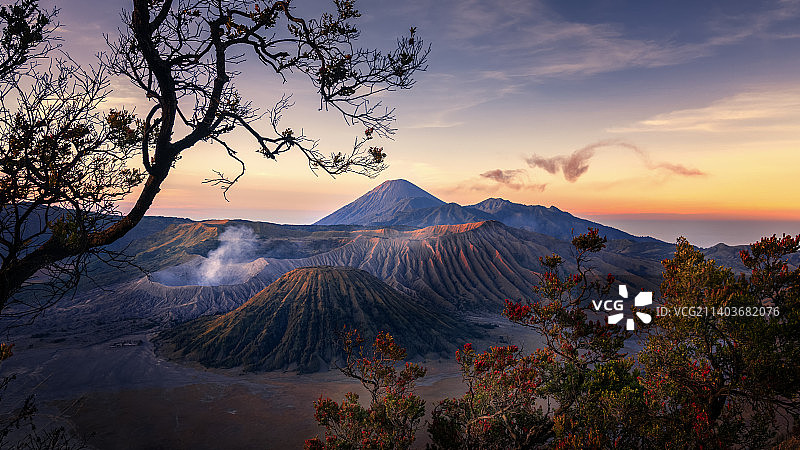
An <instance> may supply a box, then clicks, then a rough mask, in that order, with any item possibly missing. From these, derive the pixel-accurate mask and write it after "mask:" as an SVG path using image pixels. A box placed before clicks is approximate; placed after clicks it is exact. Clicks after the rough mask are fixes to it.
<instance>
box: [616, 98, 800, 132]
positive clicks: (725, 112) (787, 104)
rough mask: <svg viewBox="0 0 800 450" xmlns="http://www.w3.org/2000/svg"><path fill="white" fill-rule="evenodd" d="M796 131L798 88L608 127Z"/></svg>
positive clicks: (623, 129) (798, 122)
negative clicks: (783, 129) (778, 129)
mask: <svg viewBox="0 0 800 450" xmlns="http://www.w3.org/2000/svg"><path fill="white" fill-rule="evenodd" d="M777 128H785V129H792V130H798V129H800V88H798V87H790V88H786V87H783V88H774V89H766V90H765V89H761V90H751V91H748V92H743V93H740V94H737V95H734V96H731V97H726V98H723V99H720V100H718V101H716V102H713V103H712V104H710V105H708V106H705V107H702V108H691V109H681V110H677V111H671V112H668V113H664V114H658V115H656V116H653V117H651V118H648V119H645V120H642V121H639V122H636V123H634V124H632V125H627V126H621V127H615V128H610V129H609V130H608V131H609V132H612V133H632V132H634V133H635V132H647V131H706V132H726V133H727V132H731V131H743V130H749V131H752V130H776V129H777Z"/></svg>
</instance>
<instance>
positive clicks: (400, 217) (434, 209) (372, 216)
mask: <svg viewBox="0 0 800 450" xmlns="http://www.w3.org/2000/svg"><path fill="white" fill-rule="evenodd" d="M487 220H496V221H498V222H502V223H504V224H506V225H508V226H511V227H516V228H522V229H524V230H528V231H534V232H537V233H541V234H546V235H548V236H552V237H555V238H558V239H561V240H566V241H569V240H571V239H572V236H573V233H574V234H575V235H577V234H581V233H585V232H586V229H587V228H588V227H592V228H598V229H599V230H600V233H601V234H603V235H605V236H606V237H608V239H629V240H633V241H647V242H659V241H658V240H656V239H653V238H651V237H639V236H633V235H631V234H628V233H625V232H624V231H621V230H617V229H616V228H612V227H608V226H605V225H601V224H599V223H596V222H592V221H590V220H586V219H581V218H578V217H575V216H573V215H572V214H569V213H567V212H564V211H561V210H560V209H558V208H556V207H555V206H551V207H549V208H546V207H544V206H538V205H521V204H518V203H513V202H510V201H508V200H503V199H500V198H489V199H486V200H484V201H482V202H480V203H476V204H474V205H470V206H461V205H459V204H457V203H445V202H443V201H441V200H439V199H438V198H436V197H434V196H433V195H431V194H429V193H427V192H425V191H424V190H422V189H420V188H419V187H417V186H415V185H414V184H412V183H410V182H408V181H406V180H391V181H386V182H384V183H382V184H381V185H380V186H378V187H376V188H375V189H373V190H371V191H369V192H367V193H366V194H364V195H362V196H361V197H359V198H358V199H356V200H355V201H353V202H352V203H350V204H348V205H346V206H344V207H342V208H340V209H338V210H336V211H334V212H333V213H331V214H330V215H328V216H326V217H324V218H323V219H320V220H319V221H317V222H316V223H315V225H353V224H360V225H365V226H409V227H415V228H423V227H429V226H432V225H456V224H461V223H473V222H482V221H487Z"/></svg>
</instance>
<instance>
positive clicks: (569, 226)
mask: <svg viewBox="0 0 800 450" xmlns="http://www.w3.org/2000/svg"><path fill="white" fill-rule="evenodd" d="M468 208H471V209H476V210H479V211H482V212H484V213H486V214H488V215H491V217H492V218H493V219H494V220H497V221H500V222H503V223H504V224H506V225H508V226H510V227H516V228H522V229H524V230H529V231H535V232H537V233H542V234H546V235H548V236H553V237H555V238H558V239H563V240H570V239H572V236H573V235H578V234H581V233H585V232H586V229H587V228H589V227H592V228H598V229H599V230H600V234H601V235H604V236H606V237H607V238H608V239H632V240H646V241H651V242H656V241H657V240H656V239H653V238H651V237H639V236H633V235H631V234H628V233H626V232H624V231H620V230H617V229H616V228H612V227H608V226H605V225H602V224H599V223H597V222H592V221H590V220H586V219H581V218H578V217H575V216H573V215H572V214H569V213H567V212H564V211H561V210H560V209H558V208H556V207H555V206H551V207H549V208H545V207H544V206H538V205H521V204H519V203H513V202H510V201H508V200H503V199H502V198H488V199H486V200H484V201H482V202H480V203H477V204H474V205H471V206H469V207H468Z"/></svg>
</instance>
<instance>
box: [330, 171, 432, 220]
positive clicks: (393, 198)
mask: <svg viewBox="0 0 800 450" xmlns="http://www.w3.org/2000/svg"><path fill="white" fill-rule="evenodd" d="M442 204H444V202H443V201H441V200H439V199H438V198H436V197H434V196H433V195H431V194H429V193H427V192H425V191H423V190H422V189H420V188H419V187H417V186H416V185H414V184H412V183H410V182H408V181H406V180H390V181H385V182H383V183H381V184H380V185H379V186H378V187H376V188H375V189H373V190H371V191H369V192H367V193H366V194H364V195H362V196H361V197H359V198H357V199H356V200H354V201H353V202H351V203H349V204H347V205H345V206H343V207H342V208H340V209H338V210H336V211H334V212H333V213H331V214H330V215H328V216H326V217H323V218H322V219H320V220H318V221H317V222H316V223H314V225H369V224H373V223H382V222H386V221H389V220H391V218H392V217H394V216H395V215H397V214H398V213H400V212H403V211H412V210H416V209H420V208H428V207H432V206H439V205H442Z"/></svg>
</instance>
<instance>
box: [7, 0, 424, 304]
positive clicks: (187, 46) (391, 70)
mask: <svg viewBox="0 0 800 450" xmlns="http://www.w3.org/2000/svg"><path fill="white" fill-rule="evenodd" d="M359 16H360V14H359V12H358V11H357V10H356V9H355V6H354V3H353V2H352V1H348V0H334V2H333V5H332V11H331V12H324V13H322V14H321V15H320V16H319V17H318V18H305V17H301V16H299V15H297V14H296V13H295V11H294V8H293V7H292V4H291V1H254V0H133V9H132V11H131V12H123V18H124V22H125V25H126V27H125V28H124V29H123V30H121V31H120V36H119V39H115V40H111V39H108V41H109V45H110V47H111V52H110V54H109V55H107V56H106V57H105V59H104V64H105V65H106V66H107V67H108V68H109V70H110V71H111V73H112V74H115V75H121V76H124V77H127V78H128V79H130V81H131V82H132V83H133V85H134V86H136V87H137V88H139V89H141V90H142V93H143V95H144V97H146V98H147V100H148V101H149V102H151V103H152V106H151V107H150V109H149V110H148V112H147V114H146V116H145V117H144V119H142V120H141V121H138V120H137V119H135V117H134V116H133V115H131V114H130V113H128V112H125V111H112V112H111V113H109V114H108V115H99V114H98V113H97V112H96V108H97V104H98V102H99V101H100V100H102V98H103V97H104V95H105V94H106V86H107V84H106V79H105V77H104V75H103V73H102V71H91V72H89V73H86V72H80V71H78V69H76V68H75V67H74V66H69V65H67V64H61V65H57V66H56V67H55V69H54V73H55V74H56V75H53V76H51V77H50V78H47V77H46V76H45V77H44V78H43V79H47V80H59V79H61V77H62V74H68V75H67V76H66V78H67V80H66V81H65V82H63V83H61V84H59V83H52V81H51V82H49V83H47V86H44V85H40V84H38V83H34V88H33V89H32V90H31V91H30V92H25V91H24V90H22V89H16V93H17V95H16V97H17V98H20V99H22V100H20V102H21V103H18V106H17V107H16V109H14V108H10V107H8V108H7V107H6V106H3V111H4V117H5V118H6V119H5V120H4V122H3V123H4V124H5V125H3V127H5V128H4V129H3V130H0V133H5V134H3V136H11V135H12V134H15V133H16V130H17V129H19V128H21V129H24V130H29V131H28V134H29V135H31V136H32V137H30V138H26V139H28V141H25V142H21V143H20V144H19V145H11V144H10V142H9V141H6V140H5V139H3V141H2V143H0V146H3V150H2V151H3V152H4V155H6V156H4V157H5V158H7V159H8V160H9V161H10V162H9V164H11V165H14V164H16V165H21V166H24V171H23V172H21V174H22V175H23V178H24V177H30V176H31V175H34V178H37V177H38V178H37V180H38V181H35V182H33V183H34V185H35V189H34V192H36V193H37V194H36V195H34V196H31V194H30V192H31V190H30V188H28V187H26V188H25V189H21V188H18V187H17V183H16V182H14V181H13V180H15V179H16V178H17V177H18V176H19V173H18V174H17V175H12V174H10V173H9V172H8V171H7V170H6V164H7V163H6V162H5V160H4V162H3V174H2V176H3V179H2V180H3V183H4V184H3V189H6V188H5V186H6V185H9V186H12V187H13V188H11V187H10V188H9V189H8V192H9V194H7V195H8V196H15V197H14V198H15V199H16V200H15V201H16V205H24V207H25V208H27V210H28V211H31V212H30V213H29V214H28V216H25V217H18V216H15V215H12V214H8V213H4V218H6V219H7V220H9V221H11V222H13V227H12V228H13V229H14V230H16V229H18V228H22V229H23V231H20V232H19V233H17V235H15V236H14V238H15V239H21V240H22V241H26V239H27V238H26V234H25V233H26V232H25V231H24V228H25V221H26V220H29V219H33V218H34V217H36V218H37V219H36V220H39V222H40V224H43V225H42V226H40V227H39V231H41V233H38V232H37V233H38V234H36V236H35V237H37V238H39V239H40V240H39V241H36V242H34V243H33V244H31V245H28V246H27V247H25V249H23V250H21V251H18V250H16V248H15V253H14V254H13V255H12V253H11V252H10V251H9V253H7V256H5V257H4V261H3V265H2V268H0V309H2V308H3V307H4V306H5V305H6V304H7V303H8V302H9V299H11V298H12V296H14V295H15V294H16V293H17V292H18V291H19V290H20V289H21V288H22V287H24V286H25V285H26V284H30V282H31V280H34V279H35V276H36V277H38V275H37V273H38V274H42V273H44V272H43V271H46V270H47V269H48V268H52V267H56V266H57V265H58V262H59V261H72V260H70V259H69V258H78V259H79V258H80V257H81V255H86V254H90V253H92V251H93V249H99V248H102V247H103V246H105V245H108V244H110V243H112V242H114V241H115V240H117V239H119V238H120V237H122V236H123V235H125V233H127V232H128V231H129V230H131V229H132V228H133V227H134V226H135V225H136V224H137V223H138V222H139V221H140V220H141V218H142V217H143V216H144V214H145V213H146V212H147V210H148V208H149V207H150V205H151V204H152V202H153V200H154V199H155V197H156V195H157V194H158V192H159V191H160V189H161V184H162V183H163V182H164V180H165V179H166V178H167V176H168V175H169V173H170V171H171V169H172V168H173V167H174V166H175V163H176V162H177V161H178V159H179V158H180V156H181V154H182V152H184V151H186V150H188V149H190V148H192V147H193V146H195V145H196V144H197V143H199V142H211V143H215V144H218V145H219V147H220V149H221V151H223V152H224V154H225V155H227V156H229V157H231V158H233V159H235V160H236V161H238V163H239V164H240V166H241V170H240V171H239V172H238V174H236V175H235V176H233V177H228V176H226V175H224V174H223V173H221V172H215V173H216V176H215V177H214V178H211V179H208V180H206V182H208V183H213V184H216V185H219V186H220V187H221V188H222V189H223V193H226V192H227V190H228V189H229V188H230V187H231V186H232V185H233V184H234V183H236V181H237V180H239V178H240V177H241V176H242V175H243V174H244V171H245V165H244V162H243V161H242V160H241V158H239V156H238V154H239V149H236V148H234V147H233V146H232V145H230V144H229V143H228V142H227V141H226V136H227V135H229V133H231V132H232V131H234V130H236V129H240V130H244V131H246V132H247V133H248V134H249V136H251V137H252V139H253V143H254V147H255V150H256V152H258V153H260V154H262V155H263V156H265V157H267V158H270V159H276V158H277V157H278V156H279V155H281V154H282V153H285V152H287V151H289V150H291V149H296V150H298V151H300V152H302V153H303V154H304V155H305V156H306V158H307V159H308V163H309V167H310V168H311V170H312V171H317V170H322V171H323V172H325V173H328V174H331V175H336V174H341V173H345V172H355V173H360V174H364V175H367V176H374V175H375V174H377V173H379V172H380V171H381V170H383V169H384V167H385V165H384V158H385V156H386V155H385V153H384V152H383V149H382V148H380V147H375V146H369V145H367V144H368V143H369V141H370V140H371V139H372V138H373V136H382V137H388V136H389V135H391V134H392V133H393V132H394V129H392V128H391V122H392V121H393V119H394V115H393V110H390V109H388V108H385V107H383V106H382V105H381V104H380V102H375V103H373V102H370V99H371V97H372V96H374V95H375V94H378V93H381V92H384V91H389V90H394V89H408V88H410V87H412V86H413V85H414V78H413V75H414V73H415V72H417V71H419V70H424V69H425V64H426V59H427V55H428V52H429V48H427V47H425V46H424V44H423V42H422V41H421V40H420V39H419V38H418V37H417V36H416V31H415V29H414V28H411V29H410V34H409V36H407V37H403V38H400V39H398V41H397V47H396V48H395V49H393V50H391V51H389V52H381V51H377V50H370V49H362V48H358V47H356V45H355V44H356V40H357V38H358V37H359V30H358V29H357V28H356V27H355V26H354V25H353V23H352V22H353V21H354V20H355V19H356V18H358V17H359ZM250 58H252V59H257V60H258V61H259V62H260V63H261V65H262V66H263V68H264V69H266V73H267V74H272V75H273V76H276V77H278V79H282V80H285V79H286V78H285V77H286V76H287V75H288V74H290V73H299V74H304V75H305V76H307V77H308V79H309V82H310V83H311V84H312V85H313V86H314V87H315V88H316V89H317V91H318V93H319V95H320V108H326V109H327V108H332V109H334V110H336V111H338V112H339V113H340V114H342V116H343V117H344V119H345V121H346V122H347V124H349V125H354V124H359V125H362V126H363V127H364V128H365V130H364V134H363V135H362V136H361V137H360V138H357V139H356V140H355V142H354V145H353V147H352V148H351V149H349V150H347V151H344V152H334V153H331V154H330V155H325V154H323V153H322V152H321V151H320V150H319V148H318V142H317V141H315V140H312V139H310V138H308V137H306V136H305V135H304V134H303V132H302V131H301V132H296V131H294V130H292V129H291V128H285V129H282V128H283V127H282V126H281V125H280V119H281V116H282V114H283V113H284V112H285V110H286V109H287V108H289V107H290V106H291V102H290V97H289V96H287V95H285V94H281V95H280V96H279V97H280V99H279V100H278V101H277V103H276V105H275V107H274V108H272V109H269V110H266V111H263V112H262V111H259V110H258V109H257V108H255V107H254V106H253V104H252V103H251V102H250V101H248V100H247V99H246V98H244V96H243V95H242V94H241V93H240V92H239V90H237V88H236V86H235V84H234V80H235V79H236V78H237V77H239V76H240V75H241V73H240V72H239V71H237V70H236V67H237V64H239V63H241V62H243V61H245V60H247V59H250ZM53 85H55V86H61V87H58V88H57V93H53V92H50V93H47V94H46V95H42V94H44V92H45V91H46V90H47V89H52V86H53ZM37 86H38V87H37ZM75 87H77V89H76V90H74V91H73V90H72V89H73V88H75ZM37 89H38V90H37ZM82 89H83V90H85V91H86V92H93V93H94V96H92V95H89V96H85V97H83V98H78V96H75V97H72V96H71V95H70V93H72V92H79V91H81V90H82ZM48 96H49V97H48ZM53 96H55V97H56V98H57V99H58V100H59V101H60V102H62V103H64V105H65V106H64V110H65V111H70V113H69V114H71V115H68V116H65V117H68V118H67V119H66V120H64V121H58V120H56V121H55V122H54V123H55V124H63V125H58V126H55V125H52V124H49V123H45V124H40V117H39V115H38V114H39V113H36V114H33V115H29V116H30V117H29V116H26V115H25V114H23V115H22V116H20V115H19V114H18V111H19V110H21V109H26V110H29V109H30V108H33V110H37V108H38V109H39V110H42V114H44V116H45V117H50V116H47V115H46V114H45V112H46V111H49V109H48V108H50V105H51V104H52V102H51V101H49V100H47V99H50V98H52V97H53ZM38 98H42V100H41V101H39V100H37V99H38ZM26 99H27V100H26ZM37 102H38V103H37ZM37 105H40V106H37ZM62 113H63V111H62ZM18 117H21V119H18ZM22 119H24V120H22ZM262 119H265V120H262ZM16 134H18V133H16ZM16 134H15V135H16ZM73 134H77V136H76V137H73ZM52 136H57V137H58V138H57V139H55V140H53V139H54V138H53V137H52ZM7 142H8V143H7ZM134 151H135V152H137V153H140V155H141V158H142V159H141V162H142V165H143V168H144V170H143V172H141V173H140V172H139V171H137V170H135V169H130V168H128V167H127V165H126V161H127V160H128V158H130V157H131V156H133V155H132V152H134ZM15 152H16V153H15ZM59 152H61V153H59ZM62 153H63V154H64V155H71V156H72V158H71V159H70V158H69V157H67V156H59V157H61V158H62V159H61V160H60V161H62V162H63V164H62V165H61V166H58V165H57V166H58V167H60V168H59V169H55V170H49V169H48V170H44V167H45V166H46V164H50V161H51V159H47V158H52V157H51V156H47V158H45V157H44V156H41V155H45V154H46V155H61V154H62ZM23 154H24V156H22V155H23ZM40 154H41V155H40ZM64 164H65V165H64ZM70 164H71V165H70ZM14 167H16V166H14ZM47 167H49V166H47ZM21 170H22V169H21ZM65 175H66V176H65ZM54 176H55V177H56V178H58V179H59V181H58V182H57V183H55V182H52V181H50V180H51V178H52V177H54ZM59 177H61V178H59ZM141 181H144V185H143V186H142V188H141V191H140V193H139V195H138V198H137V200H136V202H135V204H134V206H133V208H132V209H131V210H130V212H129V213H128V214H127V215H124V216H121V217H120V216H113V215H112V214H111V212H112V211H111V209H112V208H113V202H114V201H116V200H118V199H120V198H122V197H123V196H124V195H125V194H127V193H129V192H130V191H131V189H132V188H133V187H134V186H136V185H137V184H138V183H140V182H141ZM37 183H38V184H37ZM53 183H55V184H53ZM84 188H85V189H84ZM14 189H16V190H14ZM75 190H77V191H78V192H74V191H75ZM4 192H5V191H4ZM92 192H94V194H95V196H94V197H91V193H92ZM84 194H86V195H84ZM4 195H6V194H4ZM85 201H88V202H89V203H88V204H87V203H85ZM9 202H10V200H9V199H8V198H7V197H4V204H9ZM37 202H38V205H34V203H37ZM92 202H94V203H92ZM34 206H38V207H39V208H41V207H45V208H51V207H59V209H58V211H59V212H60V216H59V219H57V220H55V221H54V220H51V219H50V218H49V217H47V216H46V217H45V220H44V221H43V222H42V221H41V219H38V217H39V216H41V214H39V213H35V212H36V211H38V210H37V209H36V208H35V207H34ZM87 220H88V224H89V226H85V225H84V224H86V223H87V222H86V221H87ZM4 239H5V237H4ZM26 242H27V241H26ZM6 248H7V249H8V248H10V247H9V246H6ZM71 264H73V263H72V262H69V263H68V264H67V265H66V266H65V265H64V263H61V266H60V267H61V268H64V267H72V266H71ZM49 275H51V276H52V275H56V276H59V275H60V274H59V273H55V274H49ZM70 276H71V275H70ZM67 278H68V279H69V280H72V278H69V277H67ZM62 286H65V287H69V284H68V283H62Z"/></svg>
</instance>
